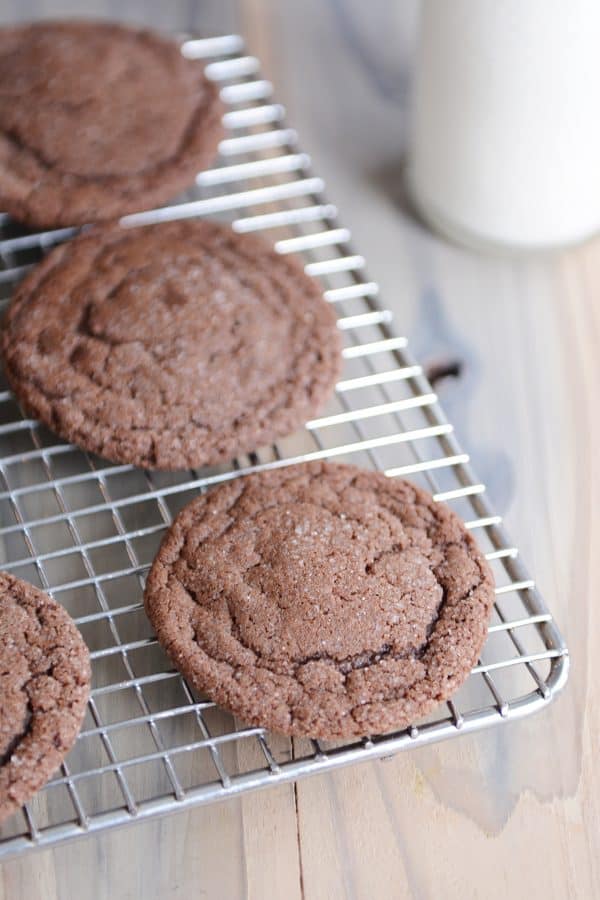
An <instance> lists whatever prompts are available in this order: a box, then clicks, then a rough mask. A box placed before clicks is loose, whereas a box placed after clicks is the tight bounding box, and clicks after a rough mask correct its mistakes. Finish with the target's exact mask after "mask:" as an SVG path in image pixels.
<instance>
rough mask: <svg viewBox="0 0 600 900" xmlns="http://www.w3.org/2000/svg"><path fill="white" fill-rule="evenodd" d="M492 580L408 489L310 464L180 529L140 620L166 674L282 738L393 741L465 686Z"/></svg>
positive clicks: (222, 501) (227, 491)
mask: <svg viewBox="0 0 600 900" xmlns="http://www.w3.org/2000/svg"><path fill="white" fill-rule="evenodd" d="M493 601H494V585H493V576H492V573H491V571H490V569H489V567H488V565H487V563H486V561H485V559H484V557H483V555H482V553H480V551H479V550H478V549H477V546H476V544H475V541H474V540H473V538H472V537H471V535H470V534H469V533H468V532H467V531H466V530H465V528H464V526H463V525H462V523H461V522H460V520H459V519H458V517H457V516H456V515H455V514H454V513H453V512H452V511H451V510H450V509H449V508H448V507H447V506H443V505H440V504H439V503H435V502H434V501H433V499H432V498H431V496H430V495H429V494H427V493H425V492H424V491H422V490H420V489H419V488H417V487H415V486H414V485H412V484H409V483H408V482H405V481H394V480H391V479H388V478H386V477H385V476H384V475H383V474H380V473H376V472H368V471H362V470H360V469H358V468H356V467H354V466H346V465H332V464H328V463H310V464H304V465H299V466H292V467H290V468H285V469H278V470H272V471H270V472H265V473H261V474H256V475H251V476H249V477H247V478H240V479H236V480H235V481H233V482H230V483H228V484H226V485H224V486H221V487H219V488H217V489H216V490H214V491H211V492H210V493H208V494H206V495H203V496H200V497H198V498H197V499H196V500H194V501H193V502H192V503H190V504H189V505H188V506H187V507H186V508H185V509H184V510H183V511H182V512H181V513H180V514H179V516H178V517H177V519H176V521H175V523H174V525H173V527H172V528H171V530H170V532H169V533H168V534H167V536H166V538H165V540H164V541H163V543H162V546H161V548H160V550H159V552H158V555H157V557H156V559H155V561H154V564H153V566H152V569H151V571H150V575H149V577H148V582H147V586H146V593H145V603H146V611H147V613H148V616H149V618H150V620H151V622H152V624H153V626H154V628H155V630H156V633H157V635H158V639H159V641H160V642H161V644H162V645H163V647H164V648H165V649H166V651H167V653H168V654H169V656H170V657H171V659H172V660H173V662H174V664H175V665H176V666H177V667H178V668H179V669H180V670H181V672H182V673H183V674H184V676H185V677H186V678H187V679H188V680H189V681H190V682H191V684H192V685H193V686H194V687H195V688H196V689H197V690H198V691H200V692H205V693H206V694H208V696H209V697H210V698H211V699H213V700H215V701H216V702H217V703H219V704H220V705H222V706H224V707H225V708H226V709H229V710H231V711H232V712H233V713H235V714H236V715H239V716H240V717H241V718H242V719H243V720H244V721H245V722H247V723H249V724H252V725H261V726H264V727H267V728H271V729H273V730H274V731H278V732H282V733H284V734H290V735H306V736H310V737H320V738H337V737H349V736H351V735H366V734H373V733H381V732H386V731H389V730H391V729H398V728H403V727H405V726H407V725H409V724H410V723H412V722H414V721H415V720H417V719H419V718H420V717H421V716H423V715H425V714H426V713H427V712H428V711H429V710H431V709H432V708H433V707H435V706H436V705H437V704H438V703H439V702H440V701H442V700H445V699H447V698H448V697H449V696H450V695H451V694H452V693H453V692H454V691H456V689H457V688H458V687H459V686H460V685H461V684H462V682H463V681H464V680H465V678H466V677H467V676H468V674H469V672H470V670H471V668H472V666H473V664H474V663H475V662H476V661H477V658H478V655H479V652H480V650H481V648H482V646H483V643H484V641H485V638H486V634H487V623H488V619H489V616H490V612H491V609H492V604H493Z"/></svg>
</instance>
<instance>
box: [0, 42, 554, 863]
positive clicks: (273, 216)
mask: <svg viewBox="0 0 600 900" xmlns="http://www.w3.org/2000/svg"><path fill="white" fill-rule="evenodd" d="M182 52H183V53H184V55H185V56H186V57H188V58H190V59H193V60H197V61H198V65H206V73H207V75H208V77H209V78H211V79H213V80H214V81H216V82H217V83H218V84H219V86H220V91H221V97H222V99H223V101H224V103H225V104H226V106H227V111H226V113H225V115H224V125H225V127H226V129H227V131H228V134H227V137H226V138H225V139H224V140H222V142H221V144H220V148H219V159H218V165H217V166H216V167H215V168H213V169H210V170H209V171H204V172H202V173H200V174H199V175H198V177H197V179H196V182H197V184H196V186H195V188H194V189H193V191H190V192H189V193H188V194H187V195H186V196H184V197H183V198H181V200H180V202H178V203H176V204H174V205H171V206H167V207H165V208H162V209H158V210H153V211H150V212H142V213H139V214H135V215H131V216H126V217H125V218H124V220H123V224H124V225H125V226H128V227H138V226H143V225H144V224H147V223H150V222H155V221H163V220H167V219H175V218H181V217H192V216H213V217H217V218H220V219H222V220H225V221H229V222H231V224H232V227H233V228H234V229H235V230H236V231H238V232H264V233H265V237H266V238H267V239H268V240H269V241H271V242H272V243H273V244H274V246H275V248H276V250H277V252H278V253H281V254H286V253H296V254H300V255H302V257H303V258H304V261H305V264H306V271H307V272H308V273H309V274H310V275H313V276H314V277H316V278H318V279H320V280H321V281H322V283H323V288H324V295H325V298H326V299H327V301H328V302H330V303H332V304H333V305H334V307H335V309H336V311H337V314H338V327H339V328H340V330H341V332H342V334H343V337H344V350H343V355H344V362H345V371H344V373H343V377H342V380H341V381H339V383H338V384H337V387H336V391H335V397H334V399H333V400H332V401H331V403H330V406H329V408H328V409H327V410H326V411H325V412H324V414H323V415H322V416H320V417H319V418H317V419H314V420H313V421H311V422H308V423H307V425H306V428H305V429H303V430H302V431H301V432H299V433H297V434H296V435H294V436H292V437H291V438H287V439H285V440H282V441H280V442H279V443H278V444H277V446H273V447H263V448H261V449H259V450H257V451H256V453H253V454H251V455H250V456H246V457H242V458H240V459H238V460H236V461H235V462H234V463H233V464H231V465H224V466H219V467H213V468H211V469H202V470H194V471H189V472H183V473H181V472H180V473H160V472H152V473H151V472H144V471H140V470H138V469H134V468H132V467H130V466H125V465H112V464H110V463H108V462H106V461H104V460H101V459H99V458H96V457H93V456H91V455H90V454H87V453H84V452H83V451H81V450H79V449H77V448H75V447H73V446H70V445H68V444H66V443H63V442H61V441H58V440H57V438H56V436H55V435H53V434H51V433H50V432H49V431H47V430H46V429H45V428H44V427H43V426H41V425H39V424H38V423H37V422H36V421H33V420H31V419H28V418H25V417H24V416H23V414H22V413H21V411H20V409H19V407H18V405H17V404H16V402H15V400H14V399H13V397H12V395H11V393H10V392H9V391H8V390H1V391H0V538H1V541H0V566H1V567H2V568H4V569H6V570H9V571H11V572H12V573H14V574H15V575H17V576H19V577H22V578H25V579H26V580H28V581H30V582H32V583H34V584H37V585H38V586H39V587H41V588H43V589H44V590H47V591H49V592H50V593H51V594H52V595H53V596H54V597H55V598H56V599H57V600H59V601H60V602H61V603H62V604H63V605H64V606H65V607H66V609H67V610H68V611H69V612H70V613H71V615H72V616H73V617H74V618H75V621H76V622H77V624H78V626H79V628H80V629H81V631H82V634H83V636H84V638H85V640H86V641H87V643H88V645H89V647H90V650H91V655H92V661H93V682H92V693H91V698H90V701H89V705H88V711H87V714H86V718H85V722H84V725H83V728H82V731H81V734H80V736H79V739H78V741H77V743H76V745H75V748H74V749H73V750H72V752H71V753H70V754H69V756H68V758H67V760H66V761H65V763H64V765H63V766H62V767H61V769H60V771H59V772H57V773H56V775H55V777H54V778H53V779H52V781H51V782H50V783H49V784H48V785H47V786H46V787H45V788H44V789H43V790H42V791H41V792H40V793H39V794H38V795H37V796H36V797H35V798H34V799H33V800H32V801H31V802H30V803H28V804H27V805H26V806H25V807H24V808H23V810H22V811H20V812H19V813H17V814H15V815H14V816H12V818H11V819H9V820H8V821H7V822H5V823H4V824H3V825H2V826H0V859H1V858H5V857H8V856H9V855H12V854H15V853H19V852H22V851H25V850H28V849H32V848H36V847H48V846H52V845H54V844H56V843H58V842H60V841H65V840H68V839H71V838H75V837H77V836H83V835H85V834H89V833H93V832H98V831H102V830H104V829H107V828H111V827H114V826H117V825H122V824H125V823H127V822H132V821H134V820H139V819H144V818H147V817H150V816H157V815H161V814H165V813H169V812H174V811H176V810H181V809H184V808H188V807H190V806H194V805H197V804H202V803H210V802H213V801H217V800H221V799H224V798H226V797H231V796H232V795H235V794H240V793H242V792H244V791H248V790H251V789H255V788H262V787H268V786H269V785H275V784H278V783H280V782H282V781H290V780H294V779H298V778H300V777H302V776H305V775H310V774H314V773H316V772H320V771H324V770H328V769H333V768H336V767H339V766H342V765H346V764H350V763H357V762H360V761H364V760H368V759H375V758H380V757H386V756H390V755H392V754H395V753H397V752H399V751H401V750H405V749H408V748H411V747H418V746H420V745H422V744H426V743H430V742H432V741H437V740H440V739H442V738H450V737H456V736H458V735H459V734H461V733H464V732H470V731H475V730H477V729H481V728H485V727H488V726H492V725H496V724H500V723H503V722H507V721H510V720H512V719H515V718H518V717H521V716H524V715H527V714H529V713H532V712H534V711H536V710H538V709H540V708H541V707H543V706H544V705H546V704H547V703H548V702H549V701H550V700H552V698H553V697H554V696H555V695H556V694H557V692H558V691H559V690H560V689H561V688H562V687H563V685H564V684H565V681H566V679H567V673H568V656H567V649H566V646H565V643H564V641H563V638H562V637H561V635H560V632H559V631H558V629H557V627H556V625H555V624H554V622H553V620H552V616H551V614H550V613H549V611H548V609H547V608H546V606H545V605H544V602H543V600H542V598H541V597H540V595H539V593H538V592H537V590H536V588H535V585H534V582H533V580H532V579H531V578H530V576H529V574H528V572H527V570H526V569H525V567H524V566H523V563H522V562H521V560H520V558H519V556H518V551H517V549H516V548H515V547H514V546H513V545H512V544H511V543H510V542H509V540H508V538H507V536H506V534H505V533H504V530H503V529H502V526H501V519H500V517H499V516H497V515H495V514H494V512H493V511H492V510H491V508H490V506H489V504H488V501H487V499H486V496H485V488H484V485H483V484H481V483H480V482H479V481H478V480H477V479H476V477H475V475H474V473H473V472H472V470H471V468H470V466H469V457H468V456H467V454H466V453H464V452H463V450H462V449H461V447H460V446H459V444H458V443H457V440H456V438H455V436H454V434H453V430H452V426H451V425H450V424H449V423H448V422H447V420H446V418H445V417H444V414H443V412H442V410H441V409H440V406H439V404H438V402H437V398H436V395H435V394H434V392H433V391H432V389H431V386H430V385H429V384H428V382H427V380H426V378H425V377H424V374H423V372H422V370H421V367H420V366H419V365H417V363H416V362H415V361H414V359H413V358H412V357H411V356H410V354H409V352H408V349H407V342H406V339H405V338H404V337H401V336H399V335H397V334H396V332H395V331H394V329H393V327H392V313H391V311H390V310H388V309H386V308H385V307H384V306H382V305H381V304H380V302H379V299H378V287H377V284H376V283H375V282H373V281H371V280H369V278H368V276H367V275H366V271H365V261H364V259H363V257H362V256H360V255H359V254H358V253H357V252H356V251H355V250H354V249H353V247H352V246H351V243H350V238H351V236H350V232H349V231H348V229H347V228H344V227H343V226H341V225H340V224H339V222H338V220H337V211H336V209H335V207H334V206H333V205H332V204H331V203H329V202H328V201H327V199H326V198H325V196H324V193H323V191H324V184H323V181H322V180H321V179H320V178H318V177H315V176H314V175H313V174H312V172H311V170H310V159H309V157H308V156H307V154H306V153H304V152H302V151H301V150H300V149H299V147H298V137H297V134H296V132H295V131H294V130H293V129H291V128H289V127H288V126H287V125H286V122H285V110H284V108H283V107H282V106H281V105H280V104H279V103H276V102H274V101H273V99H272V85H271V84H270V83H269V82H268V81H266V80H264V79H263V78H262V77H261V74H260V66H259V62H258V60H257V59H255V58H254V57H253V56H248V55H246V53H245V48H244V44H243V41H242V39H241V38H240V37H238V36H235V35H231V36H225V37H218V38H211V39H204V40H195V39H194V40H188V41H186V42H185V43H183V45H182ZM74 233H75V229H71V228H63V229H59V230H55V231H46V232H43V233H38V234H30V233H26V232H24V231H23V230H22V229H20V228H19V227H18V226H17V225H15V223H13V222H11V221H10V220H9V218H8V217H7V216H5V215H4V216H2V215H0V259H1V261H2V268H0V297H1V298H2V300H1V302H2V304H4V305H5V304H6V303H7V302H8V300H9V298H10V294H11V292H12V291H13V289H14V287H15V286H16V284H17V283H18V281H19V280H20V279H21V277H22V276H23V275H24V274H25V272H26V271H27V270H28V269H29V268H30V267H31V266H32V265H34V264H35V263H36V262H37V261H38V260H39V259H40V258H41V257H42V256H43V254H44V252H46V251H47V250H48V249H49V248H50V247H52V246H53V245H55V244H57V243H59V242H61V241H64V240H68V239H69V238H70V237H71V236H72V235H73V234H74ZM321 458H336V459H341V460H347V461H352V462H354V463H356V464H358V465H362V466H365V467H371V468H376V469H378V470H381V471H384V472H385V473H386V474H387V475H388V476H389V477H391V478H393V477H398V476H402V477H408V478H412V479H414V480H415V481H416V482H418V483H420V484H422V485H423V486H425V487H426V488H428V489H429V490H430V491H432V492H433V494H434V496H435V498H436V499H437V500H439V501H444V502H446V503H449V504H450V505H451V506H452V507H453V508H454V509H455V510H456V511H457V512H458V513H459V515H461V516H462V517H463V519H464V520H465V522H466V525H467V528H469V530H471V531H472V532H473V533H474V534H475V535H476V537H477V540H478V542H479V544H480V546H481V547H482V549H483V550H484V551H485V553H486V555H487V558H488V560H489V561H490V564H491V565H492V567H493V569H494V573H495V576H496V583H497V588H496V603H495V608H494V615H493V618H492V622H491V624H490V628H489V637H488V641H487V643H486V646H485V648H484V650H483V652H482V656H481V660H480V662H479V663H478V665H477V666H475V668H474V669H473V672H472V674H471V676H470V677H469V679H468V680H467V682H466V684H465V685H464V686H463V688H462V689H461V690H460V691H459V692H458V694H457V695H456V696H455V697H454V698H453V700H452V701H451V702H449V703H446V704H445V705H443V706H440V708H439V709H437V710H436V711H435V713H434V714H433V715H431V716H430V717H429V718H428V719H427V720H425V721H423V722H416V723H415V724H414V725H413V726H412V727H411V728H408V729H406V730H403V731H400V732H397V733H391V734H385V735H373V736H370V737H366V738H364V739H362V740H353V741H351V742H349V743H343V742H334V743H328V742H322V741H320V742H318V741H305V740H294V741H290V740H288V739H284V738H282V737H280V736H275V735H271V734H269V733H267V732H265V731H264V730H263V729H261V728H249V727H246V726H245V725H244V724H243V723H242V722H240V721H238V720H236V719H234V718H233V717H232V716H231V715H229V714H228V713H226V712H224V711H222V710H220V709H218V708H217V707H215V705H214V704H213V703H211V702H210V701H208V700H207V699H205V698H203V697H201V696H197V695H195V694H194V693H193V691H192V690H191V689H190V687H189V686H188V685H187V684H186V682H185V681H184V680H183V679H182V678H181V676H180V675H179V674H178V673H177V672H176V671H174V669H173V667H172V665H171V664H170V662H169V660H168V659H167V658H166V656H165V655H164V654H163V652H162V650H161V649H160V647H159V646H158V644H157V643H156V640H155V638H154V636H153V634H152V631H151V629H150V626H149V623H148V621H147V619H146V617H145V615H144V612H143V607H142V593H143V585H144V578H145V575H146V573H147V571H148V568H149V566H150V563H151V561H152V558H153V556H154V553H155V552H156V549H157V548H158V545H159V543H160V540H161V537H162V535H163V533H164V532H165V530H166V529H167V528H168V526H169V525H170V523H171V522H172V520H173V517H174V516H175V515H176V514H177V512H178V511H179V509H181V507H182V506H183V505H184V504H185V503H186V502H187V501H189V500H190V499H191V498H192V497H193V496H195V495H196V494H197V493H198V492H199V491H203V490H205V489H207V488H209V487H210V486H212V485H214V484H217V483H219V482H222V481H224V480H227V479H230V478H234V477H239V476H240V475H243V474H245V473H247V472H250V471H255V470H257V469H268V468H273V467H276V466H283V465H290V464H293V463H296V462H300V461H302V460H307V459H321Z"/></svg>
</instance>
